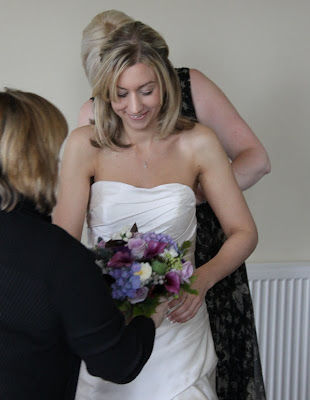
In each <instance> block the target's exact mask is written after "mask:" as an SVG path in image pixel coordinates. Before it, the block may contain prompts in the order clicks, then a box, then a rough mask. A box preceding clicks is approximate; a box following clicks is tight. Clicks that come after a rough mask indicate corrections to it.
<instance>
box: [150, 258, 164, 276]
mask: <svg viewBox="0 0 310 400" xmlns="http://www.w3.org/2000/svg"><path fill="white" fill-rule="evenodd" d="M151 265H152V270H153V271H154V272H156V273H157V274H158V275H165V273H166V272H167V264H166V263H165V262H161V261H158V260H153V261H152V263H151Z"/></svg>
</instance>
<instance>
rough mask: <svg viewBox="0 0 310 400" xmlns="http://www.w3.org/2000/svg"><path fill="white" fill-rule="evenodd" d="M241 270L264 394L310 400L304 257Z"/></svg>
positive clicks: (308, 281)
mask: <svg viewBox="0 0 310 400" xmlns="http://www.w3.org/2000/svg"><path fill="white" fill-rule="evenodd" d="M247 271H248V277H249V283H250V290H251V293H252V299H253V306H254V314H255V320H256V329H257V335H258V342H259V345H260V355H261V362H262V368H263V375H264V380H265V387H266V396H267V400H310V262H309V263H294V264H293V263H273V264H248V267H247Z"/></svg>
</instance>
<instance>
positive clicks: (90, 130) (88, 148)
mask: <svg viewBox="0 0 310 400" xmlns="http://www.w3.org/2000/svg"><path fill="white" fill-rule="evenodd" d="M93 138H94V127H93V126H91V125H86V126H82V127H79V128H76V129H74V130H73V131H72V132H71V133H70V134H69V135H68V137H67V140H66V144H65V148H66V150H67V151H68V150H69V151H74V152H77V153H79V154H84V155H86V154H89V153H90V154H95V153H97V152H98V148H97V147H95V146H93V145H92V144H91V140H92V139H93Z"/></svg>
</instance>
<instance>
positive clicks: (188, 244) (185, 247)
mask: <svg viewBox="0 0 310 400" xmlns="http://www.w3.org/2000/svg"><path fill="white" fill-rule="evenodd" d="M191 245H192V242H191V241H190V240H185V242H183V243H182V246H181V247H180V250H181V251H182V253H183V255H185V254H186V253H187V251H188V249H189V248H190V247H191Z"/></svg>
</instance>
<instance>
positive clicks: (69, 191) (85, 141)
mask: <svg viewBox="0 0 310 400" xmlns="http://www.w3.org/2000/svg"><path fill="white" fill-rule="evenodd" d="M92 129H93V128H92V127H83V128H78V129H76V130H75V131H73V132H71V134H70V135H69V137H68V139H67V141H66V143H65V148H64V154H63V157H62V161H61V168H60V177H59V185H58V191H57V204H56V207H55V208H54V211H53V223H55V224H57V225H59V226H61V227H62V228H64V229H65V230H66V231H67V232H69V233H70V234H71V235H72V236H74V237H75V238H76V239H78V240H80V239H81V236H82V230H83V225H84V220H85V214H86V210H87V204H88V199H89V190H90V178H91V177H92V176H93V175H94V165H93V163H94V159H95V153H96V151H98V150H97V149H96V148H94V147H93V146H91V144H90V142H89V139H90V137H91V134H92Z"/></svg>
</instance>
